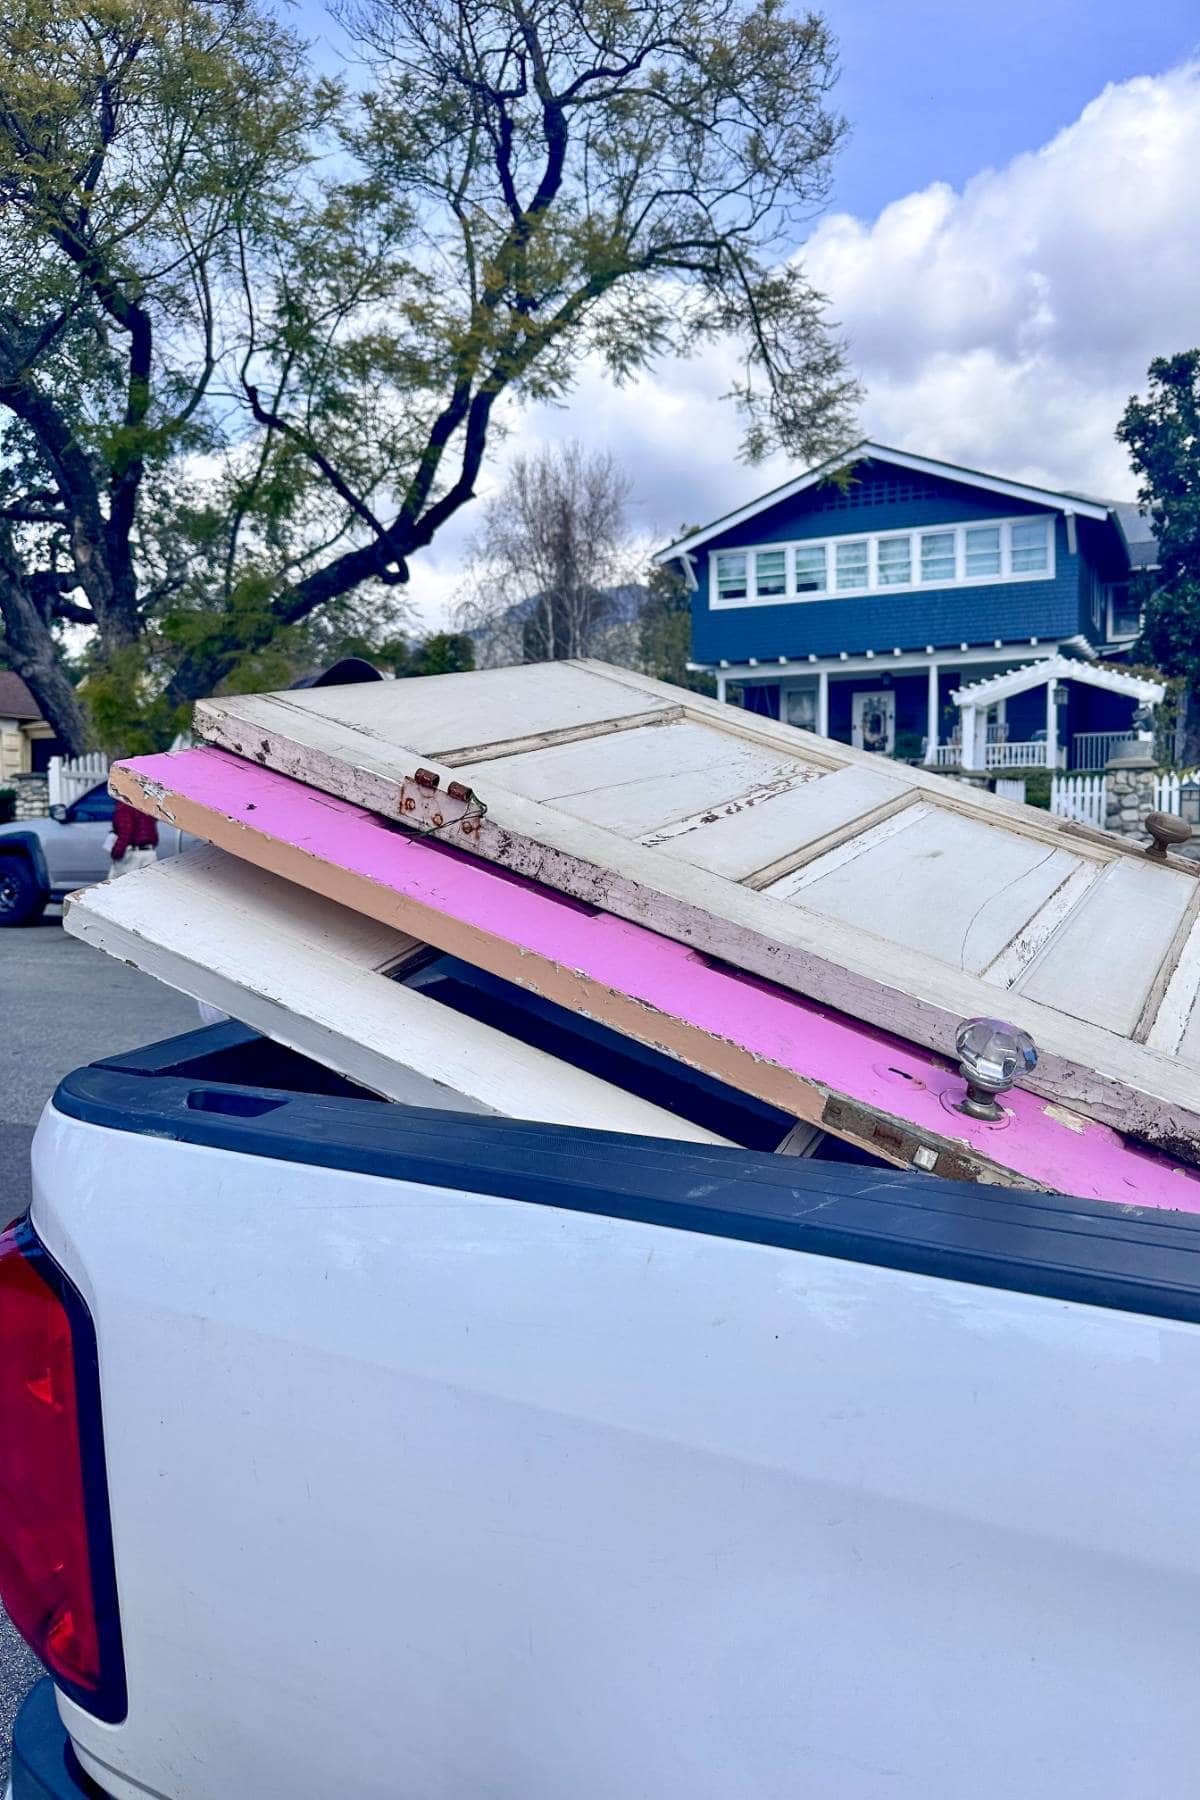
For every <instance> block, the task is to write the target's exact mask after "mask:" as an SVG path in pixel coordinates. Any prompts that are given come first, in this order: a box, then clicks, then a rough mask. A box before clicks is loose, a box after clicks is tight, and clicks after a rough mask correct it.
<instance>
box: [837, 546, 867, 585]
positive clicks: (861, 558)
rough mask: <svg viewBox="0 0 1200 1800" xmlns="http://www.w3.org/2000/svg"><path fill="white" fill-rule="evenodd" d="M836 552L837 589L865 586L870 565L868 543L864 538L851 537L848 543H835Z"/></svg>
mask: <svg viewBox="0 0 1200 1800" xmlns="http://www.w3.org/2000/svg"><path fill="white" fill-rule="evenodd" d="M834 549H835V551H836V552H837V584H838V591H839V593H840V592H843V591H844V590H845V589H847V588H865V587H866V586H867V573H868V569H869V566H870V545H869V544H868V542H867V540H866V538H853V539H851V541H850V542H849V543H841V544H835V545H834Z"/></svg>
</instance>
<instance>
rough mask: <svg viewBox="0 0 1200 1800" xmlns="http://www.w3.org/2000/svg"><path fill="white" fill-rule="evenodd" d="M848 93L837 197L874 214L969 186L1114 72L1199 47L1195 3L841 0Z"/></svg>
mask: <svg viewBox="0 0 1200 1800" xmlns="http://www.w3.org/2000/svg"><path fill="white" fill-rule="evenodd" d="M818 10H820V11H823V12H824V15H825V17H826V19H827V20H828V22H829V24H830V25H831V27H832V28H833V30H834V31H835V32H836V34H837V36H838V40H839V44H840V47H841V64H842V74H841V80H840V81H839V83H838V90H837V97H838V103H839V105H840V107H841V110H842V112H843V113H845V114H846V116H847V118H848V119H849V120H850V122H851V126H852V131H853V135H852V137H851V140H850V143H849V144H848V146H847V147H846V149H845V150H843V152H842V154H841V156H840V158H839V160H838V167H837V173H836V176H835V187H834V193H833V198H832V204H833V206H834V207H835V208H838V209H844V210H846V211H847V212H853V213H857V214H859V215H860V216H871V215H873V214H875V213H877V212H878V211H879V210H880V208H881V207H883V206H885V205H886V204H887V202H888V201H889V200H895V199H897V198H898V197H899V196H900V195H902V194H906V193H908V192H909V191H910V190H912V189H914V188H920V187H924V186H925V185H926V184H927V183H929V182H931V181H948V182H950V183H951V185H952V186H954V187H961V186H962V185H963V183H964V182H966V181H967V180H969V179H970V177H971V176H973V175H975V174H977V173H978V172H979V171H980V170H981V169H985V168H994V167H996V166H997V165H999V164H1002V163H1006V162H1008V161H1009V160H1010V158H1012V157H1013V156H1015V155H1017V154H1018V152H1020V151H1022V150H1029V149H1032V148H1034V147H1035V146H1036V145H1038V144H1042V143H1045V142H1046V141H1047V139H1049V138H1050V137H1052V136H1053V134H1054V133H1055V132H1056V131H1058V130H1059V128H1060V127H1061V126H1063V125H1067V124H1069V123H1070V121H1071V120H1072V119H1074V118H1076V117H1077V116H1078V114H1079V113H1080V112H1081V111H1082V110H1083V108H1084V106H1085V105H1086V104H1087V102H1088V101H1089V100H1091V99H1093V98H1094V97H1095V96H1096V95H1097V94H1098V93H1099V92H1100V91H1101V89H1102V88H1104V87H1105V86H1106V85H1107V84H1108V83H1109V82H1121V81H1125V80H1127V79H1128V78H1129V77H1130V76H1133V75H1158V74H1160V73H1162V72H1163V71H1164V70H1166V69H1169V68H1172V67H1174V66H1175V65H1176V64H1177V63H1181V62H1184V61H1185V60H1186V59H1187V58H1188V57H1189V56H1191V55H1193V54H1194V53H1195V52H1196V50H1197V49H1198V48H1200V6H1198V5H1197V0H1149V4H1146V3H1143V4H1137V3H1135V0H1003V4H993V5H985V4H983V0H903V3H900V0H838V3H837V4H834V5H830V6H826V7H823V8H818Z"/></svg>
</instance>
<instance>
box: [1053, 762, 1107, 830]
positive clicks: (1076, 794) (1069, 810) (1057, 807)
mask: <svg viewBox="0 0 1200 1800" xmlns="http://www.w3.org/2000/svg"><path fill="white" fill-rule="evenodd" d="M1050 811H1051V812H1052V813H1054V814H1055V815H1056V817H1058V818H1060V819H1074V821H1075V823H1076V824H1077V825H1099V826H1100V827H1101V828H1103V825H1104V813H1105V807H1104V777H1103V775H1055V776H1053V777H1052V778H1051V781H1050Z"/></svg>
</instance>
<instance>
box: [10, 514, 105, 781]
mask: <svg viewBox="0 0 1200 1800" xmlns="http://www.w3.org/2000/svg"><path fill="white" fill-rule="evenodd" d="M0 618H3V620H4V642H5V648H6V650H7V652H8V656H9V658H10V660H11V662H12V665H13V667H14V669H15V670H16V672H17V674H18V675H19V676H20V677H21V679H22V680H23V681H24V682H25V684H26V686H27V687H28V688H29V691H30V693H31V694H32V695H33V697H34V699H35V700H36V701H37V703H38V705H39V706H40V707H41V709H42V717H43V718H44V719H47V720H48V721H49V723H50V724H51V725H53V727H54V729H55V732H56V733H57V734H58V736H59V737H60V738H61V739H62V741H63V743H64V744H65V745H66V747H67V750H68V751H69V752H70V754H71V755H72V756H79V755H81V754H82V753H83V751H85V750H86V749H87V747H88V735H89V734H88V726H87V718H86V715H85V713H84V710H83V707H82V706H81V705H80V703H79V696H78V695H77V694H76V692H75V689H74V688H73V687H72V686H71V683H70V681H69V680H68V679H67V676H66V674H65V672H64V670H63V668H62V666H61V664H60V662H59V657H58V648H57V646H56V644H55V642H54V636H53V633H52V632H51V630H50V627H49V625H48V624H47V623H46V621H45V619H44V618H43V617H42V615H41V613H40V611H39V610H38V607H37V605H36V604H35V602H34V599H33V594H32V592H31V589H30V585H29V577H28V573H27V571H26V570H25V568H24V567H23V566H22V563H21V560H20V558H19V556H18V555H17V553H16V549H15V547H14V545H13V542H12V538H11V536H10V535H9V533H8V532H7V531H6V530H3V529H0Z"/></svg>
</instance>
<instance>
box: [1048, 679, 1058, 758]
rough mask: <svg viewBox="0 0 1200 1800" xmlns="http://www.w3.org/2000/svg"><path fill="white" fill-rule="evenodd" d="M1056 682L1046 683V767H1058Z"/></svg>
mask: <svg viewBox="0 0 1200 1800" xmlns="http://www.w3.org/2000/svg"><path fill="white" fill-rule="evenodd" d="M1054 686H1055V684H1054V682H1053V681H1048V682H1047V683H1046V767H1047V768H1048V769H1057V767H1058V708H1057V706H1055V704H1054Z"/></svg>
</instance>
